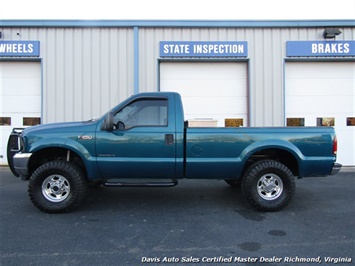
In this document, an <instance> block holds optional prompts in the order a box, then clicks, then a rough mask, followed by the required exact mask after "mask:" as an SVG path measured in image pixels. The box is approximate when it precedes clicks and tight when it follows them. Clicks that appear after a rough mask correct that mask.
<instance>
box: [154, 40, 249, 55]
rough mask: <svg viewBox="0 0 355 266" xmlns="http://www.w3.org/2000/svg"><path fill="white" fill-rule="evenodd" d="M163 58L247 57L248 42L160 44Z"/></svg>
mask: <svg viewBox="0 0 355 266" xmlns="http://www.w3.org/2000/svg"><path fill="white" fill-rule="evenodd" d="M160 56H161V57H246V56H248V43H247V42H160Z"/></svg>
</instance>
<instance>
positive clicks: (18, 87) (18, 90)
mask: <svg viewBox="0 0 355 266" xmlns="http://www.w3.org/2000/svg"><path fill="white" fill-rule="evenodd" d="M39 82H40V80H39V79H38V78H25V79H24V78H21V79H20V78H12V79H3V86H4V87H5V88H11V90H6V91H4V92H3V94H4V95H33V94H34V92H36V93H37V95H38V96H40V90H38V86H39Z"/></svg>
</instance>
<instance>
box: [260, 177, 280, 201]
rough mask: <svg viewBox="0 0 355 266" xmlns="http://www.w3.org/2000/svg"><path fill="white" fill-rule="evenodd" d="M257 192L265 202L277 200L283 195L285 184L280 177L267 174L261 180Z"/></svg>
mask: <svg viewBox="0 0 355 266" xmlns="http://www.w3.org/2000/svg"><path fill="white" fill-rule="evenodd" d="M257 190H258V194H259V196H260V197H261V198H263V199H264V200H275V199H277V198H278V197H280V195H281V194H282V191H283V183H282V180H281V178H280V177H279V176H278V175H275V174H266V175H263V176H262V177H261V178H260V179H259V181H258V183H257Z"/></svg>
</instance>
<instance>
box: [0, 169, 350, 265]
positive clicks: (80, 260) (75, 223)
mask: <svg viewBox="0 0 355 266" xmlns="http://www.w3.org/2000/svg"><path fill="white" fill-rule="evenodd" d="M296 184H297V188H296V196H295V197H294V199H293V201H292V203H291V204H290V205H289V206H288V207H287V208H286V209H284V210H282V211H279V212H272V213H262V212H257V211H254V210H253V209H251V208H250V207H249V206H248V205H247V203H246V202H245V201H244V199H243V198H242V195H241V191H240V189H239V188H232V187H229V186H228V185H227V184H226V183H225V182H224V181H216V180H182V181H180V182H179V185H178V186H176V187H171V188H107V187H100V188H96V189H89V193H88V195H87V198H86V200H85V202H84V203H83V204H82V205H81V207H80V208H79V209H78V210H76V211H74V212H71V213H66V214H46V213H43V212H40V211H39V210H38V209H36V208H35V207H34V206H33V205H32V203H31V201H30V199H29V197H28V194H27V185H28V183H27V182H24V181H21V180H20V179H18V178H16V177H14V176H13V175H12V174H11V173H10V171H9V169H8V168H7V167H0V265H4V266H5V265H6V266H8V265H16V266H19V265H145V264H148V265H250V264H253V265H334V264H336V263H337V265H351V264H352V263H353V264H354V259H355V255H354V254H355V234H354V233H355V230H354V228H355V197H354V195H355V168H346V169H344V170H342V171H341V172H340V173H339V174H337V175H335V176H329V177H314V178H305V179H301V180H297V182H296Z"/></svg>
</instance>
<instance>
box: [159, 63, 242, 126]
mask: <svg viewBox="0 0 355 266" xmlns="http://www.w3.org/2000/svg"><path fill="white" fill-rule="evenodd" d="M160 70H161V71H160V78H161V80H160V90H161V91H176V92H179V93H180V94H181V97H182V100H183V104H184V111H185V119H198V118H211V119H214V120H218V126H224V122H225V119H226V118H243V119H244V125H247V73H246V64H245V63H235V62H233V63H230V62H228V63H225V62H214V63H209V62H169V63H167V62H164V63H162V64H161V67H160Z"/></svg>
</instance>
